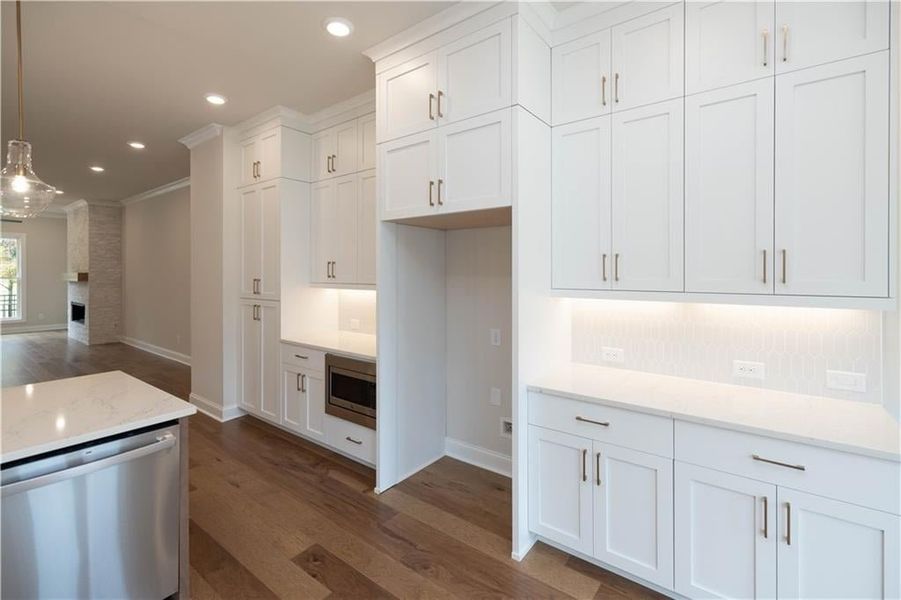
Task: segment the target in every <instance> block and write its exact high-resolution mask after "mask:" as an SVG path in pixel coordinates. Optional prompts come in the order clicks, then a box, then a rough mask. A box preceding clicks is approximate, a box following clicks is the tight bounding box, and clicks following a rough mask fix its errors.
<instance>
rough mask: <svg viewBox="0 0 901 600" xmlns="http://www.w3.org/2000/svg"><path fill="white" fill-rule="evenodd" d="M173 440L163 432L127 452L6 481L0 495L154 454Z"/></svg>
mask: <svg viewBox="0 0 901 600" xmlns="http://www.w3.org/2000/svg"><path fill="white" fill-rule="evenodd" d="M175 442H176V438H175V436H174V435H172V434H171V433H164V434H163V435H161V436H159V437H157V438H156V441H155V442H152V443H150V444H147V445H146V446H141V447H140V448H135V449H134V450H128V451H127V452H122V453H121V454H116V455H113V456H108V457H107V458H102V459H100V460H97V461H94V462H89V463H85V464H83V465H78V466H76V467H71V468H69V469H61V470H59V471H54V472H53V473H47V474H46V475H39V476H37V477H32V478H31V479H24V480H22V481H16V482H14V483H8V484H6V485H4V486H2V487H0V490H2V494H0V497H3V498H5V497H7V496H12V495H13V494H21V493H22V492H27V491H29V490H33V489H35V488H39V487H43V486H45V485H50V484H53V483H58V482H60V481H65V480H67V479H73V478H75V477H81V476H82V475H87V474H89V473H93V472H95V471H99V470H101V469H105V468H107V467H112V466H115V465H119V464H122V463H124V462H128V461H130V460H135V459H137V458H141V457H143V456H147V455H149V454H155V453H157V452H161V451H163V450H168V449H169V448H171V447H173V446H174V445H175Z"/></svg>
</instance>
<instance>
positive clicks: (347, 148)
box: [312, 120, 360, 180]
mask: <svg viewBox="0 0 901 600" xmlns="http://www.w3.org/2000/svg"><path fill="white" fill-rule="evenodd" d="M312 144H313V149H312V156H313V176H314V179H315V180H322V179H327V178H329V177H341V176H342V175H347V174H349V173H354V172H355V171H356V170H357V156H358V154H359V152H360V145H359V141H358V140H357V121H356V120H353V121H347V122H346V123H341V124H340V125H335V126H334V127H330V128H329V129H326V130H324V131H320V132H319V133H317V134H315V135H314V136H313V141H312Z"/></svg>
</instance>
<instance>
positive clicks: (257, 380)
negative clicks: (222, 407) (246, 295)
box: [238, 300, 281, 423]
mask: <svg viewBox="0 0 901 600" xmlns="http://www.w3.org/2000/svg"><path fill="white" fill-rule="evenodd" d="M238 332H239V335H240V339H239V341H238V365H239V369H238V376H239V379H240V382H239V385H238V389H239V390H240V398H239V402H238V404H239V406H240V407H241V408H242V409H244V410H246V411H248V412H250V413H252V414H254V415H257V416H259V417H263V418H265V419H268V420H270V421H273V422H276V423H277V422H279V421H280V418H281V409H280V397H281V393H280V389H279V388H280V385H279V363H280V361H279V306H278V304H277V303H274V302H255V301H253V300H241V301H240V302H239V323H238Z"/></svg>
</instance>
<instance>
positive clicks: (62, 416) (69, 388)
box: [0, 371, 197, 463]
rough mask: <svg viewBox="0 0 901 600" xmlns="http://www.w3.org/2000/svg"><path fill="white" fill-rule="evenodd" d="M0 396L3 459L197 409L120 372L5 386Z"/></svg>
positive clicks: (164, 420) (186, 413)
mask: <svg viewBox="0 0 901 600" xmlns="http://www.w3.org/2000/svg"><path fill="white" fill-rule="evenodd" d="M0 394H2V400H0V402H2V404H0V411H2V420H3V423H2V436H3V437H2V440H0V448H2V457H0V461H2V462H4V463H6V462H9V461H13V460H19V459H22V458H28V457H31V456H36V455H38V454H43V453H44V452H51V451H53V450H59V449H61V448H66V447H68V446H74V445H76V444H82V443H84V442H90V441H93V440H96V439H100V438H104V437H107V436H110V435H116V434H119V433H124V432H126V431H132V430H135V429H140V428H141V427H146V426H148V425H155V424H157V423H164V422H166V421H171V420H172V419H179V418H181V417H187V416H189V415H193V414H194V413H195V412H197V409H196V408H194V406H193V405H191V404H189V403H187V402H185V401H183V400H179V399H178V398H176V397H175V396H173V395H172V394H168V393H166V392H164V391H163V390H161V389H159V388H155V387H153V386H152V385H149V384H147V383H144V382H143V381H141V380H140V379H136V378H134V377H132V376H131V375H127V374H125V373H123V372H122V371H110V372H108V373H98V374H96V375H85V376H83V377H71V378H69V379H57V380H56V381H47V382H44V383H33V384H28V385H20V386H17V387H8V388H3V389H2V390H0Z"/></svg>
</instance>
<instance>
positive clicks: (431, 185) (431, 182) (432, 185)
mask: <svg viewBox="0 0 901 600" xmlns="http://www.w3.org/2000/svg"><path fill="white" fill-rule="evenodd" d="M434 189H435V182H434V181H429V206H435V201H434V200H432V190H434Z"/></svg>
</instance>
